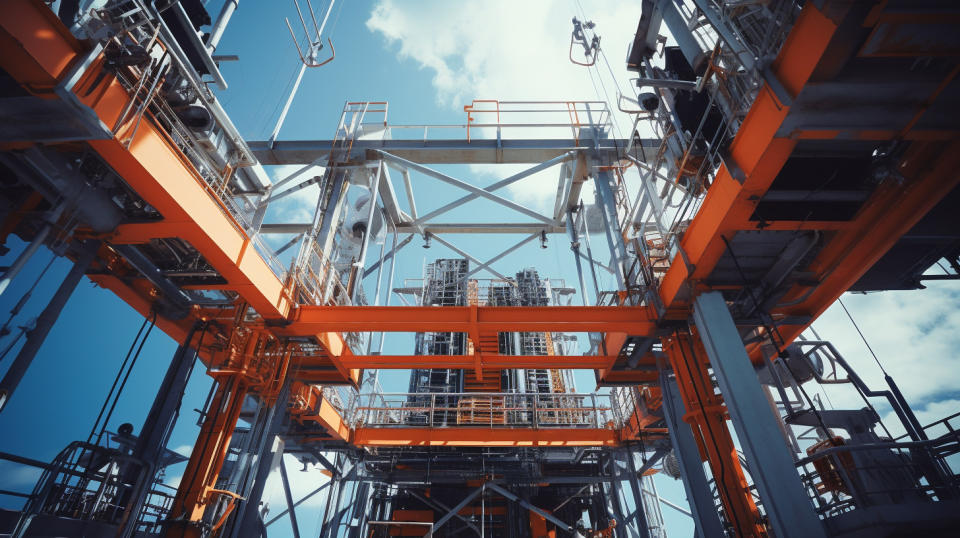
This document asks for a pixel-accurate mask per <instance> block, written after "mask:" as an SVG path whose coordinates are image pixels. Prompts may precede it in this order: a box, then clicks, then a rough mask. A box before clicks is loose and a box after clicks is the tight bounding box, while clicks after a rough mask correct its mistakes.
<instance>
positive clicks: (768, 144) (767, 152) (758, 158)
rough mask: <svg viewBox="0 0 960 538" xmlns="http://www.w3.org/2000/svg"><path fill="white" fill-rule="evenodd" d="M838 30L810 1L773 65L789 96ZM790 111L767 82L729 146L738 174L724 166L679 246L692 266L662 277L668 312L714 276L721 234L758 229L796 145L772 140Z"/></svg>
mask: <svg viewBox="0 0 960 538" xmlns="http://www.w3.org/2000/svg"><path fill="white" fill-rule="evenodd" d="M836 28H837V25H836V24H835V23H834V22H833V21H832V20H830V19H829V18H828V17H827V16H826V15H824V14H823V13H822V12H820V11H819V10H818V9H817V8H816V7H815V6H814V5H813V4H812V3H809V2H808V3H807V4H806V5H805V6H804V7H803V10H802V11H801V13H800V15H799V16H798V18H797V21H796V23H795V24H794V27H793V29H792V30H791V32H790V35H788V36H787V39H786V41H785V42H784V45H783V47H782V48H781V50H780V53H779V54H778V56H777V58H776V60H774V62H773V63H772V64H771V66H770V71H771V72H772V74H773V76H775V77H777V78H778V79H779V81H780V83H781V84H782V85H783V87H784V88H785V89H786V90H787V92H789V93H790V94H791V95H793V96H796V95H797V94H798V93H799V92H800V90H801V89H802V88H803V86H804V85H805V84H806V82H807V80H809V78H810V75H811V74H812V73H813V70H814V69H815V68H816V66H817V63H818V62H819V61H820V58H821V56H822V55H823V53H824V52H825V51H826V48H827V45H828V44H829V42H830V39H831V38H832V37H833V34H834V32H835V31H836ZM789 111H790V107H788V106H786V105H784V104H783V103H781V102H780V100H779V99H777V97H776V96H775V95H774V93H773V91H772V90H771V89H770V87H769V85H767V84H766V83H764V85H763V86H762V87H761V89H760V92H759V93H758V95H757V98H756V100H755V101H754V103H753V105H752V106H751V108H750V112H748V113H747V116H746V118H744V121H743V124H742V125H741V126H740V130H739V131H738V132H737V135H736V137H735V138H734V140H733V142H732V143H731V144H730V157H729V159H728V162H730V163H732V164H735V166H736V168H737V169H739V171H738V172H736V173H734V172H732V171H731V170H730V169H729V168H728V167H727V165H726V164H724V165H722V166H721V167H720V170H719V171H718V172H717V175H716V178H715V179H714V181H713V184H711V185H710V188H709V189H708V190H707V195H706V197H705V198H704V201H703V204H702V205H701V207H700V211H698V212H697V215H696V217H695V218H694V219H693V222H691V223H690V227H689V228H688V229H687V231H686V233H685V234H684V236H683V239H682V241H681V243H680V245H681V247H682V248H683V250H684V252H685V254H686V261H687V262H688V263H689V266H688V265H687V263H685V261H684V257H683V255H682V254H678V255H677V256H676V257H675V258H674V260H673V263H672V264H671V266H670V268H669V269H668V270H667V273H666V275H664V278H663V282H662V284H661V288H660V289H661V297H662V299H663V302H664V304H665V305H667V307H668V308H676V307H679V306H685V304H686V303H687V302H688V301H689V297H688V296H687V294H686V292H687V291H688V290H686V289H685V288H686V285H687V284H688V283H690V281H698V280H702V279H704V278H706V277H707V276H708V275H709V274H710V273H711V272H712V270H713V268H714V266H715V265H716V263H717V261H718V260H719V259H720V257H721V256H722V255H723V251H724V243H723V240H722V238H721V237H722V236H724V235H725V234H726V235H731V234H732V233H734V232H736V231H737V230H741V229H752V228H754V227H755V225H751V224H750V223H749V218H750V215H751V214H752V213H753V211H754V209H755V207H756V204H757V203H758V201H759V200H760V198H761V197H762V195H763V194H764V193H765V192H766V191H767V190H768V189H769V188H770V185H771V183H773V180H774V179H775V178H776V176H777V174H778V173H779V171H780V169H781V168H782V166H783V164H784V163H785V162H786V160H787V158H788V157H789V156H790V154H791V153H792V152H793V149H794V147H795V146H796V144H797V141H796V140H793V139H788V138H774V135H775V134H776V132H777V130H778V129H779V128H780V125H781V124H782V123H783V120H784V119H785V118H786V117H787V114H788V113H789ZM741 174H742V175H741ZM735 176H740V177H741V178H742V181H740V180H738V179H737V178H736V177H735Z"/></svg>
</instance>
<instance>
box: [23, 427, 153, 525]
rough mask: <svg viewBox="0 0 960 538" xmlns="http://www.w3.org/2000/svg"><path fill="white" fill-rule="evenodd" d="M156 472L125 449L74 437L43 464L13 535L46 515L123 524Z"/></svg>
mask: <svg viewBox="0 0 960 538" xmlns="http://www.w3.org/2000/svg"><path fill="white" fill-rule="evenodd" d="M152 470H153V469H152V466H150V465H148V464H146V463H144V462H143V461H141V460H138V459H136V458H134V457H132V456H129V455H127V454H124V453H122V452H121V451H120V450H117V449H111V448H107V447H103V446H99V445H94V444H91V443H85V442H82V441H74V442H73V443H71V444H70V445H68V446H67V447H66V448H65V449H63V450H62V451H61V452H60V454H58V455H57V457H56V458H55V459H54V460H53V462H52V463H50V465H48V466H46V467H45V468H44V471H43V473H42V475H41V476H40V479H39V480H38V481H37V484H36V486H35V487H34V489H33V491H32V493H31V494H30V496H29V498H28V500H27V503H26V504H25V506H24V508H23V514H22V516H21V518H20V522H19V523H18V524H17V528H16V530H15V531H14V533H13V535H14V536H19V535H22V534H23V533H25V532H27V529H28V528H29V527H30V525H31V524H32V522H33V521H34V520H35V519H36V518H37V517H41V516H51V517H63V518H69V519H74V520H81V521H97V522H101V523H104V524H108V525H117V524H120V523H121V521H122V518H123V515H124V513H125V512H126V511H127V510H128V509H129V508H130V503H131V502H132V500H133V499H134V498H135V497H136V495H137V492H138V491H139V490H140V488H143V487H144V486H145V481H147V480H149V478H150V475H151V474H152Z"/></svg>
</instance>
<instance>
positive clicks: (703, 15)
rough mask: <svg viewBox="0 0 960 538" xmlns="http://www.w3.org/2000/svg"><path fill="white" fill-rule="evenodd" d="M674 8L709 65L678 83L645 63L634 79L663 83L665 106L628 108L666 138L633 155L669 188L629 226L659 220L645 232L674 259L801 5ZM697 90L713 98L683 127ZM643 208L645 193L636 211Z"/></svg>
mask: <svg viewBox="0 0 960 538" xmlns="http://www.w3.org/2000/svg"><path fill="white" fill-rule="evenodd" d="M676 5H677V8H678V9H679V13H680V15H681V17H682V18H683V20H684V25H685V26H686V27H687V28H688V29H689V30H690V32H691V36H692V37H693V39H694V40H695V41H696V42H697V43H698V44H699V45H700V49H701V51H702V56H703V64H702V65H698V66H694V67H695V68H698V69H700V71H698V74H700V75H701V76H700V78H699V79H698V80H697V81H695V82H693V81H674V80H671V79H672V74H670V73H666V72H664V71H663V70H662V69H660V68H657V67H653V66H652V65H651V64H650V63H649V62H647V64H646V65H645V66H644V67H645V78H643V79H634V81H635V82H637V83H638V84H639V85H641V86H652V87H653V88H655V89H656V88H659V89H657V90H656V91H657V93H658V96H659V106H658V107H657V108H656V109H655V110H653V111H648V110H643V109H638V110H636V111H629V112H634V113H636V115H637V122H639V121H640V120H642V119H647V120H650V126H651V128H652V129H653V131H654V135H655V137H656V138H658V139H660V140H661V145H660V147H659V148H658V150H657V152H656V154H655V157H654V158H653V159H649V160H647V159H644V158H643V156H642V155H639V154H638V155H636V156H635V158H634V159H633V160H634V161H635V162H636V164H638V166H640V167H641V168H643V170H641V174H646V175H647V176H648V177H649V178H650V180H651V183H657V184H658V185H664V188H662V189H661V190H660V193H659V194H658V195H659V196H660V197H661V198H662V199H663V205H664V207H663V208H662V209H660V210H658V209H657V208H655V207H653V206H652V204H647V205H645V206H642V207H643V208H644V214H639V215H637V214H633V218H632V219H630V222H629V223H628V226H629V225H636V224H638V223H639V224H645V223H655V224H656V226H654V227H653V228H654V229H644V230H641V232H640V233H641V235H642V236H643V238H644V239H646V240H648V241H651V242H654V243H656V244H658V245H662V246H663V248H664V249H665V250H666V251H667V252H668V253H670V255H671V256H672V255H674V254H675V253H676V249H677V246H678V242H679V237H680V236H682V234H683V232H684V230H685V228H686V226H687V224H688V223H689V221H690V220H691V219H692V218H693V216H694V215H696V214H697V211H698V210H699V206H700V204H701V203H702V202H703V198H704V196H703V195H704V193H705V191H706V190H707V189H709V187H710V184H711V182H712V179H713V177H714V175H715V174H716V172H717V170H719V168H720V166H721V165H722V164H723V151H722V150H723V148H725V147H727V145H728V144H729V141H730V140H732V139H733V138H734V137H735V136H736V134H737V132H738V131H739V128H740V125H741V124H742V122H743V119H744V118H745V117H746V115H747V113H748V112H749V111H750V109H751V107H752V106H753V103H754V101H755V99H756V97H757V95H758V93H759V92H760V89H761V87H762V86H763V84H764V69H765V68H766V66H767V65H769V63H770V62H771V61H772V60H773V59H774V58H775V57H776V55H777V54H778V53H779V50H780V48H781V47H782V46H783V44H784V42H785V41H786V38H787V36H788V35H789V33H790V30H791V29H792V26H793V23H794V22H795V20H796V17H797V15H798V14H799V11H800V3H798V2H796V1H794V0H773V1H771V2H763V3H762V4H760V3H753V2H717V1H714V0H703V1H697V2H695V3H691V2H678V3H677V4H676ZM684 85H686V86H684ZM698 93H699V94H702V95H705V96H707V98H708V100H707V103H706V108H705V111H704V113H703V115H702V117H701V118H700V121H699V123H698V124H696V125H684V126H681V125H680V123H679V121H678V116H677V115H676V113H675V104H676V102H678V101H679V100H684V99H688V98H690V97H691V96H695V95H696V94H698ZM657 179H659V180H661V181H662V183H661V182H656V181H654V180H657ZM655 195H657V194H654V193H651V192H646V193H644V196H646V197H651V196H655ZM638 207H641V203H640V198H638V202H637V203H636V204H634V208H633V209H632V213H636V212H638V211H637V208H638ZM657 213H659V214H657ZM661 224H662V225H661ZM625 231H627V230H625Z"/></svg>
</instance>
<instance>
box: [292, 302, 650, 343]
mask: <svg viewBox="0 0 960 538" xmlns="http://www.w3.org/2000/svg"><path fill="white" fill-rule="evenodd" d="M654 329H655V326H654V322H653V317H652V316H651V314H650V312H649V310H647V309H646V308H644V307H622V306H543V307H535V306H444V307H433V306H301V307H299V308H297V309H296V310H295V311H294V312H293V315H292V316H291V318H290V322H289V324H288V325H285V326H283V327H281V328H280V329H279V331H278V332H279V333H280V334H284V335H287V336H307V335H315V334H318V333H323V332H329V331H338V332H354V331H361V332H363V331H375V332H379V331H384V332H464V333H490V332H545V331H551V332H623V333H628V334H631V335H652V334H653V331H654Z"/></svg>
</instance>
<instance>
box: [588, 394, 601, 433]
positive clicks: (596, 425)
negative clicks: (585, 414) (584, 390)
mask: <svg viewBox="0 0 960 538" xmlns="http://www.w3.org/2000/svg"><path fill="white" fill-rule="evenodd" d="M590 402H591V404H593V413H591V414H592V415H593V427H594V428H599V427H600V417H598V416H597V395H596V394H593V393H590Z"/></svg>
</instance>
